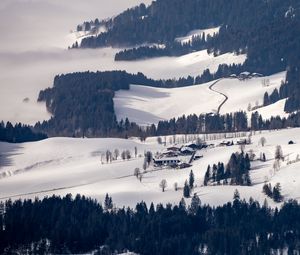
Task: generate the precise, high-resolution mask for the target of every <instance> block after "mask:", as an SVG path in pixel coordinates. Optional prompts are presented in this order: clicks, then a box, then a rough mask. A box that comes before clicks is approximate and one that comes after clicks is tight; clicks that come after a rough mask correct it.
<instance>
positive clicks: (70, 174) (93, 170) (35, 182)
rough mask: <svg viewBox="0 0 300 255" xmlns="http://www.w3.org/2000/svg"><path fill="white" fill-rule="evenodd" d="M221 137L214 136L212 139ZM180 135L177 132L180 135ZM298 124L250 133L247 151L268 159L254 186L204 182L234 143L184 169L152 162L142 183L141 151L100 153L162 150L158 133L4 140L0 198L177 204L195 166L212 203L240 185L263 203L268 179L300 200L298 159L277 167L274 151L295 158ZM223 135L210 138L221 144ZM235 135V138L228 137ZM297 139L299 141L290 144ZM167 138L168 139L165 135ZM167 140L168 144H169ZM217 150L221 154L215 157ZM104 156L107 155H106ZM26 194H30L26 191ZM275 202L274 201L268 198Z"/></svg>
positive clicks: (257, 169) (258, 165)
mask: <svg viewBox="0 0 300 255" xmlns="http://www.w3.org/2000/svg"><path fill="white" fill-rule="evenodd" d="M218 136H219V137H220V138H221V137H222V135H221V134H220V135H213V136H212V138H214V139H215V137H218ZM262 136H264V137H265V138H266V140H267V143H266V145H265V146H264V147H261V145H259V139H260V138H261V137H262ZM178 137H179V136H178ZM299 139H300V129H286V130H281V131H273V132H263V133H259V132H256V134H254V135H253V136H252V142H253V143H252V144H251V145H247V146H246V151H248V150H250V149H253V151H254V153H255V154H256V155H260V153H261V152H264V153H265V154H266V157H267V162H264V163H263V162H260V161H255V162H254V163H252V168H253V170H251V178H252V182H253V186H251V187H240V186H208V187H201V185H202V183H203V177H204V174H205V171H206V168H207V165H208V164H213V163H218V161H221V162H224V163H226V162H227V161H228V159H229V157H230V155H231V153H233V152H236V151H238V150H239V147H238V146H237V145H235V146H232V147H215V148H211V149H207V150H206V151H201V153H202V154H203V156H204V157H203V158H202V159H200V160H198V161H194V162H193V166H192V167H191V168H187V169H182V170H170V169H165V170H156V171H152V170H153V167H152V166H150V168H149V169H148V171H149V172H148V173H145V174H144V175H143V179H142V182H140V181H139V180H137V179H136V177H134V176H133V172H134V168H136V167H139V168H142V164H143V156H142V157H137V158H134V157H133V159H131V160H129V161H127V160H126V161H122V160H120V159H119V160H118V161H113V163H108V164H107V163H103V164H101V157H100V155H101V153H105V151H106V150H107V149H110V150H111V151H112V150H114V149H115V148H118V149H119V150H120V151H122V150H123V149H124V150H125V149H129V150H130V151H131V152H132V154H133V150H134V147H135V146H136V147H137V148H138V154H142V155H143V154H144V150H151V151H152V152H153V153H155V152H156V151H161V150H163V149H164V146H163V145H158V144H157V142H156V138H148V139H147V141H146V142H145V143H141V142H140V141H139V140H137V139H133V140H123V139H110V138H108V139H72V138H51V139H47V140H44V141H40V142H33V143H24V144H7V143H0V153H1V155H2V156H1V162H4V163H2V164H3V166H2V167H1V169H0V172H1V173H4V172H7V173H9V172H10V173H11V174H12V176H10V177H4V178H1V179H0V194H1V197H2V198H7V197H12V198H14V199H16V198H19V197H22V198H25V197H35V196H40V197H42V196H44V195H52V194H59V195H64V194H67V193H72V194H76V193H81V194H84V195H88V196H92V197H94V198H97V199H99V200H100V201H103V197H104V196H105V194H106V193H109V194H110V195H112V197H113V200H114V202H115V203H116V204H117V205H118V206H123V205H129V206H134V205H135V203H136V202H139V201H141V200H144V201H146V202H147V203H149V202H151V201H153V202H155V203H159V202H163V203H167V202H171V203H178V201H179V200H180V199H181V197H182V190H181V189H180V190H179V191H177V192H176V191H174V188H173V185H174V183H175V182H178V184H179V187H182V186H183V184H184V181H185V180H186V179H187V178H188V176H189V172H190V170H191V169H193V172H194V174H195V177H196V185H197V187H196V188H195V190H194V192H196V193H197V194H198V195H199V196H200V198H201V200H202V201H203V202H204V203H210V204H212V205H217V204H222V203H224V202H226V201H229V200H231V199H232V195H233V192H234V190H235V189H236V188H237V189H238V190H239V191H240V193H241V197H242V198H246V199H248V198H249V197H250V196H252V197H253V198H254V199H257V200H259V201H260V202H263V201H264V199H265V198H266V196H265V195H264V194H262V192H261V191H262V186H263V182H264V181H265V180H268V181H270V182H271V183H272V185H274V184H275V183H276V182H280V183H281V186H282V193H283V195H284V196H285V199H290V198H295V199H300V172H299V171H298V169H299V167H300V163H299V162H298V163H294V164H291V165H286V161H285V162H282V163H281V169H280V170H279V171H278V172H274V170H273V167H272V165H273V162H274V151H275V147H276V145H277V144H280V145H281V146H282V149H283V153H284V155H285V156H286V160H287V159H289V160H294V159H295V158H296V157H297V154H300V140H299ZM222 140H223V139H220V140H215V141H213V140H212V141H209V143H214V144H216V145H217V144H218V143H219V142H220V141H222ZM229 140H230V141H231V140H236V139H229ZM290 140H293V141H294V142H295V143H296V144H294V145H288V141H290ZM166 141H167V143H169V139H168V138H167V139H166ZM167 145H169V144H167ZM216 155H217V157H216ZM103 161H105V160H103ZM162 179H166V180H167V183H168V187H167V190H166V192H165V193H162V192H161V190H160V188H159V182H160V181H161V180H162ZM26 194H27V195H26ZM268 201H269V203H270V204H271V205H272V204H273V202H272V201H271V200H268Z"/></svg>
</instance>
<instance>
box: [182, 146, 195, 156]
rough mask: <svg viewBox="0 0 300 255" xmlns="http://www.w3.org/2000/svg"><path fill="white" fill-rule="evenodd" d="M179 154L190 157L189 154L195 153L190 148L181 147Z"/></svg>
mask: <svg viewBox="0 0 300 255" xmlns="http://www.w3.org/2000/svg"><path fill="white" fill-rule="evenodd" d="M180 152H181V153H182V154H184V155H191V154H193V153H194V152H195V150H193V149H192V148H190V147H187V146H185V147H182V148H181V149H180Z"/></svg>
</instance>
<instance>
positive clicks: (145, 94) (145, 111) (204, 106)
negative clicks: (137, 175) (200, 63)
mask: <svg viewBox="0 0 300 255" xmlns="http://www.w3.org/2000/svg"><path fill="white" fill-rule="evenodd" d="M285 75H286V73H285V72H281V73H278V74H275V75H272V76H269V77H261V78H252V79H249V80H243V81H241V80H238V79H221V80H220V81H218V82H217V83H216V84H215V85H214V86H213V89H214V91H212V90H211V89H210V88H209V87H210V85H212V84H214V83H215V81H213V82H209V83H206V84H201V85H195V86H191V87H183V88H174V89H163V88H150V87H145V86H138V85H131V87H130V90H129V91H125V90H124V91H118V92H117V93H116V96H115V98H114V103H115V110H116V114H117V117H118V119H119V120H121V119H125V118H126V117H128V118H129V119H130V120H131V121H135V122H137V123H138V124H141V125H147V124H151V123H157V122H158V121H159V120H169V119H171V118H173V117H179V116H182V115H183V114H185V115H188V114H193V113H195V114H201V113H209V112H216V111H217V109H218V106H219V105H220V104H221V103H222V102H223V101H224V96H223V95H221V94H219V93H217V92H221V93H223V94H225V95H227V96H228V100H227V101H226V102H225V104H224V105H223V106H222V108H221V111H220V113H221V114H222V113H228V112H234V111H239V110H245V111H246V110H247V108H248V105H249V103H250V104H251V105H252V107H254V106H255V105H256V104H257V103H258V105H262V103H263V96H264V93H265V92H266V91H267V92H268V93H269V94H270V93H272V92H273V90H274V89H275V88H279V87H280V84H281V81H282V80H285ZM265 80H269V85H268V86H267V87H266V86H263V85H262V84H263V81H265ZM216 91H217V92H216ZM283 109H284V100H281V101H279V102H277V103H276V104H274V105H269V106H268V107H266V108H265V107H263V108H259V109H257V111H258V112H260V113H261V114H262V116H263V117H265V118H269V117H270V115H271V114H272V115H273V116H274V115H275V116H276V115H281V116H285V115H286V114H285V113H284V111H283Z"/></svg>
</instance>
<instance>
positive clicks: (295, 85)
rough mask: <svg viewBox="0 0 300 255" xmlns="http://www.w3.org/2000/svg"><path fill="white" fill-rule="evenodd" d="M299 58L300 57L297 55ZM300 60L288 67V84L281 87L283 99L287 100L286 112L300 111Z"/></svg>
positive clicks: (294, 61)
mask: <svg viewBox="0 0 300 255" xmlns="http://www.w3.org/2000/svg"><path fill="white" fill-rule="evenodd" d="M297 56H298V55H297ZM299 63H300V59H298V58H297V59H295V60H293V62H292V63H291V64H290V65H289V67H288V69H287V70H288V72H287V77H286V83H285V84H284V85H282V86H281V88H280V90H282V95H281V98H287V100H286V102H285V106H284V110H285V111H286V112H289V113H291V112H294V111H297V110H300V84H299V81H300V64H299Z"/></svg>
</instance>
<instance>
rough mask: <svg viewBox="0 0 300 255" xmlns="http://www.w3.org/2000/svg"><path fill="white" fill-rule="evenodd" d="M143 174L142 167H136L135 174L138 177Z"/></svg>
mask: <svg viewBox="0 0 300 255" xmlns="http://www.w3.org/2000/svg"><path fill="white" fill-rule="evenodd" d="M140 174H141V171H140V169H139V168H138V167H137V168H135V169H134V172H133V175H134V176H135V177H136V178H139V175H140Z"/></svg>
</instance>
